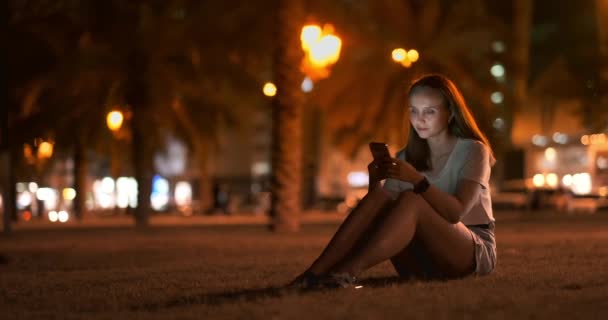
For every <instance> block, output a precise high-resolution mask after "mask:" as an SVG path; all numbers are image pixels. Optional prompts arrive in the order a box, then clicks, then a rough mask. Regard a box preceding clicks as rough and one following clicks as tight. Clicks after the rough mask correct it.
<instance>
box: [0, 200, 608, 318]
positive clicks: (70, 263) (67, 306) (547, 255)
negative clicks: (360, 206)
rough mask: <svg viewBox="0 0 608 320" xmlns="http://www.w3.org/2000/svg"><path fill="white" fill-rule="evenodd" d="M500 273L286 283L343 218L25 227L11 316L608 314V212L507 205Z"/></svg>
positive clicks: (4, 270) (501, 225) (8, 285)
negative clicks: (514, 209)
mask: <svg viewBox="0 0 608 320" xmlns="http://www.w3.org/2000/svg"><path fill="white" fill-rule="evenodd" d="M496 216H497V219H498V223H497V238H498V255H499V265H498V268H497V270H496V271H495V273H493V274H492V275H490V276H488V277H481V278H475V277H470V278H466V279H460V280H451V281H432V282H421V281H412V282H398V281H395V278H393V277H394V276H395V273H394V271H393V269H392V267H391V266H390V264H388V263H383V264H381V265H378V266H376V267H374V268H373V269H371V270H369V271H367V272H366V273H365V274H363V276H362V278H363V280H364V284H365V287H364V288H363V289H359V290H354V289H353V290H350V289H346V290H325V291H316V292H307V293H299V294H298V293H282V292H281V291H279V290H278V289H277V288H278V287H279V286H281V285H283V284H285V283H286V282H288V281H289V280H290V279H292V278H293V277H294V276H295V275H297V274H298V272H300V271H302V270H303V269H304V268H305V267H306V266H307V265H308V264H309V263H310V262H311V260H312V259H313V258H315V257H316V255H317V254H318V253H319V252H320V250H321V249H322V247H323V245H324V244H325V243H326V242H327V241H328V240H329V237H330V236H331V235H332V232H333V231H334V230H335V229H336V227H337V225H335V224H323V225H319V224H317V225H306V226H304V229H303V231H302V232H301V233H298V234H272V233H269V232H267V231H266V229H265V228H264V227H262V226H253V225H252V226H235V225H232V226H197V227H187V226H177V227H176V226H173V227H169V226H167V227H151V228H149V229H146V230H137V229H134V228H128V227H112V228H64V229H44V230H18V231H16V232H15V233H13V234H12V235H10V236H4V237H2V238H0V253H2V254H3V255H5V256H8V258H9V259H10V262H9V263H8V264H2V265H0V310H1V311H0V318H2V319H24V318H36V319H40V318H44V319H76V318H78V319H181V318H197V319H292V318H306V319H310V318H313V319H325V318H339V319H344V318H347V317H348V318H349V319H389V318H397V319H401V318H407V319H414V318H432V319H441V318H456V319H465V318H466V319H479V318H490V319H521V318H528V319H531V318H534V319H539V318H541V319H555V318H559V319H608V214H607V213H605V212H601V213H598V214H596V215H593V216H576V217H564V216H558V215H553V214H526V215H521V216H520V215H513V214H511V215H508V216H506V215H505V216H504V217H503V216H501V213H500V212H498V213H497V214H496Z"/></svg>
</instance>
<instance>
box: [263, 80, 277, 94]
mask: <svg viewBox="0 0 608 320" xmlns="http://www.w3.org/2000/svg"><path fill="white" fill-rule="evenodd" d="M262 91H263V92H264V95H265V96H267V97H274V96H275V95H276V94H277V87H276V86H275V85H274V83H272V82H266V83H265V84H264V88H263V89H262Z"/></svg>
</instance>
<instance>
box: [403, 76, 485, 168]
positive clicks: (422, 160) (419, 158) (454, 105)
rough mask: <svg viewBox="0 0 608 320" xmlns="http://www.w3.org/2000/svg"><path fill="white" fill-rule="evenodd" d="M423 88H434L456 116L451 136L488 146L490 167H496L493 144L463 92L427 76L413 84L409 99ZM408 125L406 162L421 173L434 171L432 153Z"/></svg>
mask: <svg viewBox="0 0 608 320" xmlns="http://www.w3.org/2000/svg"><path fill="white" fill-rule="evenodd" d="M420 88H432V89H436V90H438V91H439V92H440V93H441V95H442V96H443V99H444V101H445V105H446V106H447V108H448V110H449V111H450V112H451V114H452V115H453V118H452V119H450V121H449V123H448V132H449V133H450V134H451V135H454V136H456V137H458V138H465V139H473V140H477V141H480V142H481V143H483V144H485V145H486V146H487V147H488V148H489V149H490V164H491V165H493V164H494V163H495V162H496V160H495V158H494V154H493V152H492V148H491V146H490V142H489V141H488V138H487V137H486V136H485V135H484V134H483V132H481V130H479V127H478V126H477V122H476V121H475V118H474V117H473V115H472V114H471V111H470V110H469V107H468V106H467V104H466V102H465V101H464V98H463V96H462V94H461V93H460V90H458V88H456V85H455V84H454V83H453V82H452V81H451V80H450V79H448V78H447V77H445V76H443V75H440V74H430V75H425V76H422V77H421V78H419V79H417V80H415V81H414V82H413V83H412V85H411V86H410V89H409V90H408V95H407V96H408V98H410V97H411V96H412V95H413V94H414V93H416V92H417V91H418V90H419V89H420ZM408 125H409V134H408V138H407V145H406V147H405V156H406V159H407V161H408V162H409V163H411V164H412V165H413V166H414V167H415V168H416V170H418V171H427V170H430V169H432V165H431V151H430V149H429V144H428V142H427V141H426V140H425V139H422V138H420V136H419V135H418V133H417V132H416V130H415V129H414V128H413V126H412V125H411V123H409V121H408Z"/></svg>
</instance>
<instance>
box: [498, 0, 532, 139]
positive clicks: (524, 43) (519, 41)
mask: <svg viewBox="0 0 608 320" xmlns="http://www.w3.org/2000/svg"><path fill="white" fill-rule="evenodd" d="M533 5H534V4H533V3H532V1H529V0H514V1H513V14H514V18H513V19H514V21H513V28H514V29H513V66H512V69H513V95H512V102H513V103H512V104H511V110H510V112H506V113H505V132H506V133H507V134H508V136H507V137H508V139H507V140H508V141H507V144H508V145H507V148H509V147H510V146H511V143H512V136H511V129H512V128H513V121H514V119H515V117H514V114H515V113H517V112H518V111H519V110H521V109H522V108H525V106H526V103H527V102H528V73H529V60H530V29H531V25H532V6H533ZM507 76H508V74H507Z"/></svg>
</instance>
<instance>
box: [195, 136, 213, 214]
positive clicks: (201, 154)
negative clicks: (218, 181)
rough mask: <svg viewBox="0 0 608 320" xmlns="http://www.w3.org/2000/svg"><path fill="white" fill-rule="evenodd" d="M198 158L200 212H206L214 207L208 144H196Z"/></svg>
mask: <svg viewBox="0 0 608 320" xmlns="http://www.w3.org/2000/svg"><path fill="white" fill-rule="evenodd" d="M196 145H197V147H196V158H197V159H198V168H199V184H198V188H199V191H198V194H199V200H200V211H201V212H206V211H207V209H210V208H211V206H212V205H213V203H212V202H213V200H212V199H211V177H210V176H209V169H208V168H207V161H208V159H209V154H208V152H207V151H208V150H207V149H208V148H207V144H206V143H204V142H199V143H197V144H196Z"/></svg>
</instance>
